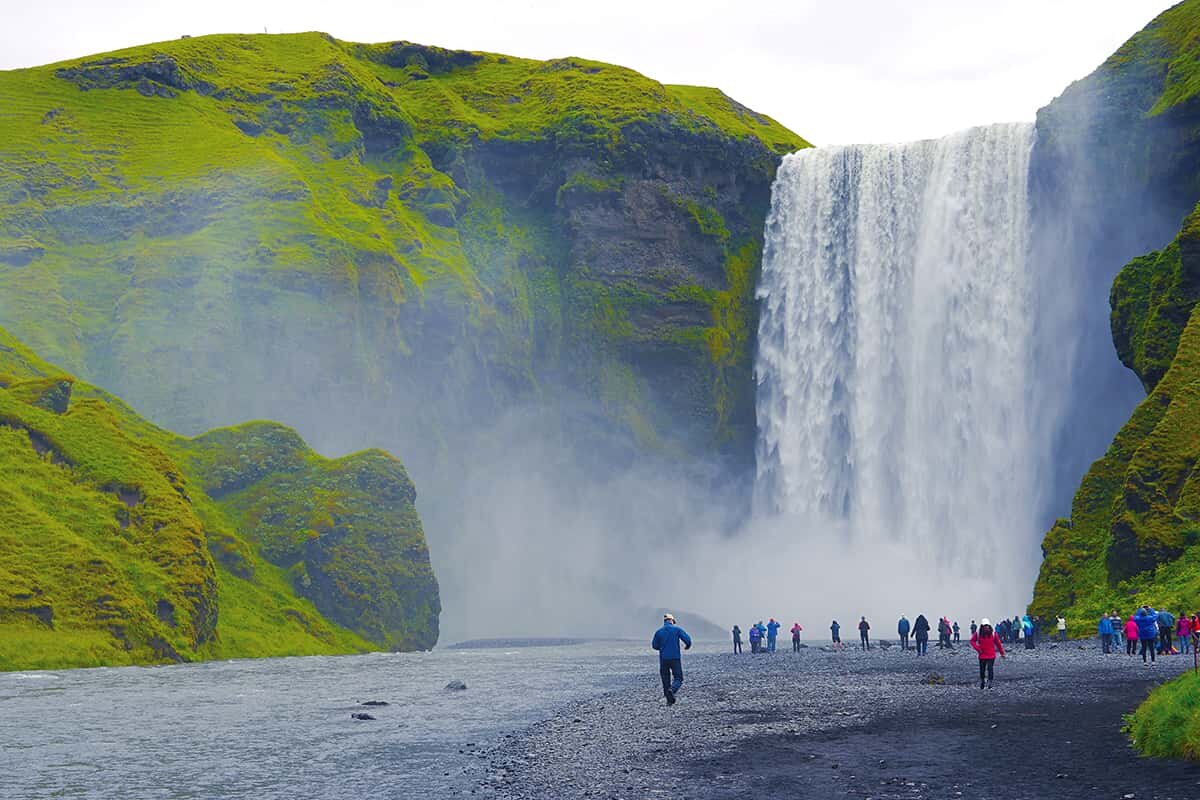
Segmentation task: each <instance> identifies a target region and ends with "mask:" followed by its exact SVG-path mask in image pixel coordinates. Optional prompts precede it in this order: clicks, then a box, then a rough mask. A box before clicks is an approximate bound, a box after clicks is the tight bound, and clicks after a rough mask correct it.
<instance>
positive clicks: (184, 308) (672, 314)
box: [0, 33, 806, 470]
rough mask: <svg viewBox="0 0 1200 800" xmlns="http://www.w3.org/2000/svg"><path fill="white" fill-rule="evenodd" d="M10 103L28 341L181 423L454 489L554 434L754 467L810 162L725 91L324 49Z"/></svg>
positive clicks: (180, 57)
mask: <svg viewBox="0 0 1200 800" xmlns="http://www.w3.org/2000/svg"><path fill="white" fill-rule="evenodd" d="M0 102H2V103H3V105H4V108H5V114H4V115H3V116H2V117H0V141H2V142H3V144H0V198H3V201H4V202H3V203H2V204H0V323H3V324H5V325H8V326H9V327H10V329H11V330H13V332H14V333H16V334H17V335H19V336H22V337H23V338H24V339H25V340H27V341H28V342H29V343H30V344H31V345H33V346H35V347H36V348H37V349H38V350H39V351H40V352H43V353H45V354H46V355H48V356H51V357H53V358H55V359H57V360H58V361H59V362H61V363H63V364H64V366H66V367H67V368H69V369H71V370H73V371H75V372H77V373H78V374H80V375H83V376H86V377H88V378H89V379H92V380H95V381H97V382H101V383H103V384H104V385H107V386H111V387H112V388H114V389H115V390H117V391H119V392H120V393H121V394H122V395H123V396H125V397H127V398H128V399H129V400H130V401H131V402H133V403H135V404H136V405H137V406H138V407H139V408H141V409H144V410H145V412H146V413H147V414H148V415H149V416H150V417H151V418H152V419H154V420H158V421H161V422H163V423H165V424H169V425H171V426H173V427H175V428H177V429H179V430H182V431H184V432H188V433H197V432H199V431H201V430H204V429H207V428H209V427H212V426H215V425H225V424H230V423H233V422H236V421H237V420H241V419H246V418H255V417H260V416H261V417H271V418H276V419H283V420H284V421H287V422H289V423H291V424H294V425H296V426H298V427H299V428H300V429H301V431H302V432H303V433H305V435H306V436H307V437H308V438H309V439H310V440H312V441H313V442H314V443H315V444H316V445H317V446H318V447H319V448H322V449H333V450H345V449H351V448H355V447H362V446H369V445H373V444H376V443H386V444H388V445H389V446H391V447H393V448H394V449H397V450H398V451H399V452H402V453H404V454H405V459H406V462H408V463H409V464H410V465H413V466H414V468H418V469H420V470H425V469H427V468H429V466H430V465H431V464H434V463H437V462H438V460H439V459H441V458H443V457H444V456H445V455H446V454H447V453H455V452H456V449H458V450H461V448H460V447H458V445H460V444H461V443H463V442H467V443H468V444H469V442H470V441H471V440H472V437H474V436H476V435H478V434H479V433H480V432H481V431H482V432H486V431H487V430H488V429H489V427H490V426H491V425H492V424H494V421H495V420H496V419H497V418H498V417H499V416H501V415H502V414H503V413H504V412H505V410H506V409H509V408H512V407H514V406H522V407H528V406H532V407H536V408H538V409H539V412H538V413H539V415H540V418H541V420H542V426H543V428H544V430H546V431H550V432H551V433H552V435H559V436H565V437H566V438H568V439H570V440H572V441H575V442H580V443H583V444H584V449H585V450H588V451H589V452H593V453H595V452H597V451H599V452H603V453H605V454H608V455H612V456H614V457H616V458H618V459H621V458H624V459H629V458H636V457H638V456H639V455H640V454H643V453H646V452H652V453H657V454H666V455H667V456H668V457H669V458H671V459H673V460H675V461H676V462H680V461H681V460H684V461H685V460H686V458H685V457H687V456H697V455H701V454H702V455H703V456H704V457H705V458H707V457H709V456H710V455H711V454H713V453H719V454H721V456H722V457H723V458H726V459H728V460H729V461H730V462H732V463H740V464H742V465H745V464H747V463H748V462H749V459H750V458H751V452H752V442H753V431H754V419H753V380H752V375H751V353H752V349H753V342H752V338H753V332H754V329H755V319H756V311H755V306H754V301H753V287H754V283H755V276H756V273H757V269H758V257H759V250H760V246H761V235H762V224H763V219H764V216H765V213H766V207H767V204H768V199H769V187H770V183H771V179H772V176H773V174H774V170H775V165H776V161H777V159H778V156H779V154H781V153H783V152H787V151H790V150H794V149H796V148H799V147H804V146H806V143H805V142H804V140H802V139H801V138H799V137H798V136H796V135H794V134H792V133H791V132H789V131H787V130H786V129H784V128H782V127H781V126H780V125H778V124H776V123H775V122H773V121H772V120H770V119H769V118H767V117H764V116H762V115H760V114H757V113H755V112H753V111H751V110H750V109H747V108H745V107H744V106H741V105H740V104H738V103H737V102H735V101H734V100H732V99H730V98H728V97H726V96H725V95H724V94H722V93H721V92H720V91H718V90H715V89H703V88H696V87H684V86H664V85H662V84H659V83H657V82H655V81H653V80H650V79H648V78H645V77H643V76H641V75H639V74H637V73H635V72H632V71H630V70H627V69H622V68H620V67H615V66H611V65H607V64H600V63H596V62H591V61H585V60H583V59H578V58H564V59H559V60H554V61H547V62H539V61H529V60H525V59H519V58H511V57H506V56H499V55H493V54H487V53H473V52H462V51H449V50H442V49H438V48H434V47H424V46H419V45H414V44H410V43H406V42H394V43H389V44H382V45H360V44H352V43H347V42H341V41H338V40H335V39H333V38H331V37H329V36H327V35H323V34H317V33H311V34H299V35H287V36H265V35H264V36H209V37H200V38H194V39H185V40H180V41H175V42H165V43H161V44H157V45H151V46H146V47H139V48H135V49H132V50H127V51H121V52H117V53H111V54H107V55H104V56H97V57H92V58H87V59H81V60H78V61H73V62H68V63H62V64H56V65H51V66H47V67H42V68H37V69H29V70H19V71H14V72H8V73H0ZM331 409H338V410H345V411H347V412H348V413H345V414H338V415H337V416H336V420H335V419H334V418H333V417H331V415H330V410H331ZM456 457H457V456H456Z"/></svg>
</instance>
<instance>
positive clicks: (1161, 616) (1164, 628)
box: [1158, 611, 1175, 655]
mask: <svg viewBox="0 0 1200 800" xmlns="http://www.w3.org/2000/svg"><path fill="white" fill-rule="evenodd" d="M1174 632H1175V615H1174V614H1172V613H1171V612H1170V611H1160V612H1158V639H1159V647H1158V652H1159V653H1160V654H1163V655H1171V654H1172V653H1173V652H1175V647H1174V645H1172V644H1171V634H1173V633H1174Z"/></svg>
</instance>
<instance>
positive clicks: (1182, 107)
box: [1032, 1, 1200, 618]
mask: <svg viewBox="0 0 1200 800" xmlns="http://www.w3.org/2000/svg"><path fill="white" fill-rule="evenodd" d="M1198 56H1200V3H1197V2H1190V1H1189V2H1185V3H1181V4H1180V5H1178V6H1176V7H1174V8H1172V9H1171V10H1169V11H1167V12H1165V13H1164V14H1163V15H1161V16H1160V17H1159V18H1158V19H1156V20H1155V21H1154V22H1153V23H1151V24H1150V25H1149V26H1148V27H1147V28H1146V29H1145V30H1143V31H1142V32H1141V33H1139V34H1137V35H1136V36H1135V37H1133V38H1132V39H1131V40H1130V41H1129V42H1128V43H1126V44H1125V45H1124V46H1123V47H1122V48H1121V49H1120V50H1119V51H1118V52H1117V53H1116V54H1114V55H1113V56H1112V57H1111V58H1110V59H1109V60H1108V61H1107V62H1105V64H1104V65H1103V66H1101V67H1100V69H1098V70H1097V71H1096V72H1095V73H1093V75H1091V76H1089V77H1088V78H1087V79H1085V80H1083V81H1081V82H1079V83H1077V84H1075V85H1073V86H1072V87H1071V88H1070V89H1069V90H1068V91H1067V92H1066V93H1064V95H1063V97H1062V98H1059V100H1056V101H1055V102H1054V103H1053V104H1051V106H1050V107H1049V108H1047V109H1045V110H1044V111H1043V113H1042V114H1040V115H1039V120H1038V125H1039V128H1038V130H1039V136H1041V135H1042V134H1043V131H1045V134H1046V135H1045V141H1044V144H1043V141H1042V140H1039V147H1040V148H1043V155H1042V158H1043V161H1042V164H1043V172H1042V174H1041V178H1042V181H1043V183H1042V185H1041V195H1040V196H1041V198H1042V202H1043V209H1053V210H1054V211H1053V212H1047V214H1046V215H1047V216H1049V217H1050V218H1052V219H1057V218H1068V217H1069V218H1073V219H1075V220H1077V222H1075V223H1074V224H1073V225H1072V226H1070V227H1069V228H1068V229H1067V230H1066V231H1064V232H1063V235H1065V236H1066V237H1067V238H1069V239H1070V240H1071V242H1072V250H1071V251H1070V252H1071V253H1072V255H1073V256H1075V257H1077V258H1079V259H1080V260H1081V263H1082V264H1083V265H1084V268H1085V269H1098V270H1101V271H1103V270H1105V269H1107V265H1108V264H1109V263H1111V262H1112V260H1113V259H1116V258H1120V259H1122V260H1127V259H1130V258H1131V257H1132V260H1129V262H1128V264H1126V265H1125V266H1124V268H1123V269H1122V270H1121V271H1120V272H1119V274H1117V276H1116V279H1115V280H1114V281H1113V283H1112V286H1111V293H1110V306H1111V312H1112V313H1111V317H1110V325H1111V334H1112V340H1113V342H1114V343H1115V345H1116V349H1117V353H1118V355H1119V356H1120V359H1121V362H1122V363H1123V364H1124V365H1125V366H1127V367H1128V368H1130V369H1131V370H1133V371H1134V372H1135V373H1136V375H1137V377H1138V378H1139V379H1140V381H1141V383H1142V386H1143V387H1144V389H1145V391H1146V392H1148V393H1149V396H1148V397H1146V398H1145V399H1144V400H1143V401H1142V402H1140V403H1139V404H1138V405H1137V407H1136V409H1135V410H1134V411H1133V415H1132V417H1131V418H1130V419H1129V420H1128V422H1127V423H1125V424H1124V426H1123V427H1121V429H1120V431H1119V432H1118V433H1117V435H1116V438H1115V439H1114V441H1113V443H1112V445H1111V446H1110V447H1109V449H1108V451H1107V452H1106V453H1105V454H1104V456H1103V457H1102V458H1100V459H1099V460H1097V461H1096V462H1095V463H1094V464H1092V466H1091V468H1090V469H1089V470H1088V471H1087V474H1086V476H1085V477H1084V479H1083V482H1082V484H1081V485H1080V487H1079V490H1078V492H1077V493H1076V495H1075V498H1074V502H1073V504H1072V509H1071V517H1070V518H1069V519H1061V520H1058V521H1057V522H1056V523H1055V524H1054V526H1053V527H1052V528H1051V530H1050V531H1049V532H1048V533H1047V535H1046V539H1045V542H1044V543H1043V546H1042V549H1043V553H1044V556H1045V559H1044V561H1043V563H1042V567H1041V572H1040V574H1039V577H1038V581H1037V585H1036V587H1035V590H1034V600H1033V604H1032V609H1033V611H1035V612H1036V613H1039V614H1042V615H1049V614H1053V613H1057V612H1059V611H1065V612H1066V613H1067V614H1068V615H1072V614H1073V615H1075V616H1078V617H1085V618H1086V617H1093V616H1098V615H1099V614H1100V613H1101V612H1102V611H1106V610H1108V609H1109V608H1113V607H1115V608H1127V607H1129V606H1130V605H1131V604H1132V603H1142V602H1152V603H1154V604H1159V605H1168V606H1172V607H1174V606H1176V605H1178V604H1182V603H1184V602H1191V601H1192V600H1193V599H1194V596H1195V592H1196V591H1197V589H1200V570H1196V569H1195V567H1194V564H1195V563H1196V559H1195V557H1196V555H1198V554H1200V553H1195V552H1192V551H1191V549H1190V548H1191V547H1192V546H1193V545H1194V544H1196V543H1197V541H1200V539H1198V535H1197V533H1196V531H1197V530H1200V527H1197V525H1196V520H1197V519H1198V517H1197V512H1196V509H1197V508H1200V506H1197V497H1196V487H1195V486H1193V483H1194V480H1193V478H1192V470H1193V467H1194V466H1195V464H1196V459H1197V455H1198V453H1197V450H1196V446H1195V440H1196V439H1197V436H1198V435H1200V416H1198V415H1197V407H1196V403H1195V401H1194V398H1193V397H1192V396H1193V394H1194V393H1195V386H1194V385H1193V384H1195V383H1196V381H1197V380H1198V379H1200V371H1198V370H1200V364H1198V363H1197V361H1196V357H1197V352H1198V351H1197V347H1198V346H1200V345H1198V341H1200V340H1198V339H1197V336H1198V335H1200V334H1198V333H1197V330H1198V329H1197V327H1196V326H1197V321H1196V320H1195V318H1194V317H1193V309H1194V306H1195V304H1196V300H1197V299H1198V298H1200V279H1198V278H1197V275H1200V250H1198V249H1197V243H1196V242H1197V230H1198V224H1200V223H1198V220H1200V215H1198V213H1197V212H1196V211H1192V213H1191V214H1190V215H1188V216H1187V219H1185V220H1184V223H1183V228H1182V230H1181V231H1179V232H1178V234H1177V235H1176V233H1175V231H1177V230H1178V229H1179V223H1178V220H1179V219H1180V218H1182V217H1183V216H1184V215H1185V214H1186V213H1187V212H1188V210H1189V209H1191V207H1192V205H1193V204H1194V203H1195V202H1196V200H1197V198H1200V134H1198V133H1197V131H1198V130H1200V99H1198V98H1197V96H1196V95H1197V93H1200V82H1197V76H1198V75H1200V68H1198V67H1197V64H1200V61H1198V60H1197V57H1198ZM1072 181H1073V182H1074V183H1072ZM1064 186H1073V187H1074V194H1073V195H1071V196H1068V193H1067V192H1063V191H1060V192H1059V194H1058V196H1057V199H1055V193H1054V188H1055V187H1058V188H1059V189H1060V190H1061V188H1062V187H1064ZM1056 213H1062V214H1063V217H1055V216H1054V214H1056ZM1167 225H1170V226H1171V233H1169V234H1164V233H1163V229H1164V227H1165V226H1167ZM1172 239H1173V240H1172ZM1147 242H1152V244H1147ZM1168 242H1169V244H1166V246H1165V247H1164V246H1163V245H1164V243H1168ZM1152 247H1153V248H1162V249H1155V250H1153V251H1152V252H1150V253H1149V254H1147V255H1141V256H1137V257H1133V256H1135V255H1136V254H1137V253H1139V252H1145V251H1146V250H1147V249H1151V248H1152ZM1093 363H1094V362H1093ZM1092 387H1093V388H1094V389H1096V390H1097V391H1096V392H1095V393H1094V395H1093V396H1094V398H1095V401H1096V402H1097V403H1103V402H1105V400H1106V396H1105V394H1104V393H1103V391H1102V389H1103V387H1104V383H1103V382H1094V383H1093V384H1092ZM1086 419H1087V417H1086V415H1084V420H1086Z"/></svg>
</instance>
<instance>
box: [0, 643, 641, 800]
mask: <svg viewBox="0 0 1200 800" xmlns="http://www.w3.org/2000/svg"><path fill="white" fill-rule="evenodd" d="M655 666H656V664H655V663H654V656H653V653H652V652H650V651H649V650H648V649H647V645H646V644H645V643H642V642H636V643H633V642H604V643H590V644H579V645H573V646H565V647H528V648H513V649H480V650H453V649H447V650H436V651H434V652H431V653H405V654H371V655H362V656H341V657H309V658H281V659H260V660H240V661H229V662H209V663H202V664H185V665H179V666H168V667H121V668H107V669H84V670H64V671H60V672H23V673H0V797H3V798H6V799H7V798H13V799H14V800H15V799H16V798H20V799H21V800H34V798H114V797H128V798H139V800H142V799H146V798H213V797H222V798H256V800H268V799H270V798H280V799H281V800H282V798H289V799H291V798H296V797H305V798H342V797H350V796H370V797H385V796H386V797H420V796H435V797H436V796H444V795H445V794H448V793H451V792H453V791H455V790H457V789H463V788H464V787H468V786H470V785H472V784H473V783H474V782H477V781H478V780H480V779H481V775H480V774H479V772H478V771H475V772H471V771H470V770H464V768H463V763H464V758H463V756H462V755H460V754H459V751H460V750H466V751H467V753H470V752H471V751H472V749H473V748H477V747H485V746H488V745H490V744H495V743H496V742H497V741H498V739H499V738H500V737H502V736H503V735H504V734H505V733H506V732H509V731H514V730H518V729H521V728H523V727H526V726H528V725H530V724H532V723H534V722H536V721H538V720H541V719H545V718H547V717H552V716H553V715H554V714H555V713H556V712H557V710H559V709H561V708H562V707H564V706H565V705H566V704H567V703H569V702H571V701H573V700H578V699H580V698H583V697H587V696H592V695H595V694H597V693H600V692H603V691H605V690H606V689H609V688H610V687H612V686H614V685H615V684H616V683H617V682H618V681H619V680H620V679H621V678H622V677H628V676H629V675H631V674H633V673H635V672H639V671H640V672H644V673H646V675H647V676H648V679H649V680H650V682H651V684H653V682H654V681H656V680H657V674H656V673H655V672H654V670H653V669H652V668H653V667H655ZM452 680H461V681H463V682H465V683H466V684H467V687H468V688H467V690H466V691H448V690H447V689H446V688H445V687H446V685H447V684H448V683H449V682H450V681H452ZM368 700H382V701H386V702H388V703H389V705H388V706H382V707H364V706H361V705H359V703H362V702H364V701H368ZM355 712H368V713H370V714H372V715H373V716H375V717H376V720H375V721H368V722H359V721H355V720H352V719H351V718H350V714H351V713H355ZM446 773H449V774H446Z"/></svg>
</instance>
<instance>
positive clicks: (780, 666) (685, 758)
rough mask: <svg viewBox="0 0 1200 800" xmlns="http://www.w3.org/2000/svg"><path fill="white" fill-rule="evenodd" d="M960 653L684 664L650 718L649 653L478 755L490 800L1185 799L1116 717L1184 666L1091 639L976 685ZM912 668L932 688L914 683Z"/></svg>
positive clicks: (711, 659)
mask: <svg viewBox="0 0 1200 800" xmlns="http://www.w3.org/2000/svg"><path fill="white" fill-rule="evenodd" d="M976 664H977V661H976V659H975V655H974V653H973V651H971V650H970V648H969V647H967V646H966V645H965V644H964V645H962V646H961V647H960V648H959V649H958V650H956V651H954V652H952V653H950V652H947V653H943V652H938V651H937V650H936V648H931V650H930V654H929V655H928V656H926V657H923V658H917V657H916V656H915V655H914V654H913V653H911V652H909V653H903V652H901V651H899V649H898V648H892V649H890V650H888V651H879V650H876V651H872V652H871V653H869V654H863V653H861V652H858V651H856V650H850V649H849V648H847V651H846V652H845V653H826V652H822V651H820V650H817V649H807V650H805V651H803V652H801V653H800V654H798V655H795V654H792V653H791V652H779V653H776V654H774V655H759V656H751V655H749V654H746V655H742V656H733V655H731V654H715V653H708V654H703V655H692V654H685V657H684V665H685V671H686V677H687V682H686V684H685V687H684V691H683V692H681V694H680V701H679V703H678V704H677V705H676V706H674V707H672V708H668V707H667V706H666V705H665V703H664V701H663V699H662V697H661V690H660V689H659V687H658V685H657V684H658V676H657V671H656V666H657V665H656V663H655V661H654V658H653V654H652V653H650V654H648V656H647V660H646V673H645V674H644V675H637V676H631V677H630V684H629V688H628V690H627V691H622V692H616V693H613V694H610V695H607V696H605V697H601V698H597V699H595V700H592V701H589V702H586V703H583V704H581V705H580V706H579V707H577V708H575V709H572V710H568V711H567V712H566V713H565V714H563V715H562V716H559V717H556V718H554V719H551V720H547V721H546V722H544V723H542V724H540V725H537V726H535V727H533V728H532V729H530V730H528V731H526V732H524V733H522V734H520V735H518V736H516V737H513V738H512V739H510V740H509V743H508V744H506V745H504V746H502V747H500V748H499V749H497V750H496V751H494V752H491V753H489V754H488V755H487V758H488V763H489V776H488V779H487V780H486V781H484V782H482V783H481V784H480V785H479V786H477V787H476V790H475V792H473V793H476V794H479V795H483V796H491V797H500V798H572V797H600V798H618V797H620V798H646V797H686V798H726V797H728V798H732V797H788V798H820V799H822V800H824V799H825V798H842V797H846V798H860V799H863V798H874V800H892V799H893V798H1000V799H1002V800H1048V799H1050V798H1089V799H1090V798H1117V799H1123V798H1135V799H1136V800H1151V799H1152V798H1158V800H1200V765H1198V764H1193V763H1187V762H1174V761H1161V760H1154V759H1144V758H1140V757H1138V755H1137V754H1136V752H1135V751H1134V750H1133V749H1132V748H1131V747H1130V746H1129V743H1128V740H1127V738H1126V737H1125V735H1124V734H1123V733H1122V732H1121V722H1122V716H1123V715H1124V714H1126V713H1128V712H1130V711H1131V710H1132V709H1133V708H1134V707H1136V706H1137V704H1138V703H1139V702H1140V701H1141V700H1142V699H1143V698H1144V697H1145V696H1146V694H1147V692H1149V690H1150V689H1151V688H1152V687H1153V686H1154V685H1156V684H1157V683H1160V682H1162V681H1164V680H1166V679H1168V678H1169V677H1172V676H1174V675H1176V674H1178V673H1179V672H1180V671H1182V670H1183V669H1185V668H1190V667H1191V664H1192V658H1191V656H1171V657H1167V658H1165V659H1161V660H1160V664H1159V665H1158V666H1156V667H1153V668H1146V667H1143V666H1142V664H1141V660H1140V659H1137V658H1128V657H1126V656H1125V655H1124V653H1123V652H1122V653H1121V654H1119V655H1115V654H1114V655H1109V656H1103V655H1102V654H1100V652H1099V649H1098V645H1096V644H1095V643H1094V642H1087V643H1074V642H1072V643H1070V644H1068V645H1064V646H1059V647H1054V648H1051V647H1049V646H1043V647H1041V648H1039V649H1038V650H1036V651H1033V652H1029V651H1025V650H1018V651H1017V652H1015V653H1012V654H1011V657H1010V658H1009V659H1007V660H1006V661H998V662H997V667H996V677H997V681H996V687H995V688H994V689H991V690H985V691H981V690H980V689H979V688H978V680H977V676H978V673H977V667H976ZM930 673H939V674H941V675H942V676H944V677H945V680H946V683H945V684H942V685H929V684H926V683H924V682H923V680H924V679H925V678H926V677H927V676H928V675H929V674H930Z"/></svg>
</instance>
